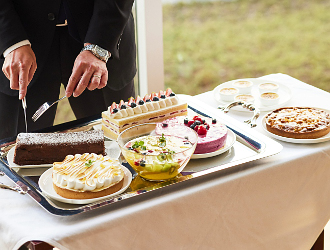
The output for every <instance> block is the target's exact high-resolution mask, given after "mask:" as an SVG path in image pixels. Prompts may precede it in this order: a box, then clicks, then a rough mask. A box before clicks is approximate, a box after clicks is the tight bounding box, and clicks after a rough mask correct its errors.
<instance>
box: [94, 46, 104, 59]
mask: <svg viewBox="0 0 330 250" xmlns="http://www.w3.org/2000/svg"><path fill="white" fill-rule="evenodd" d="M95 50H96V52H97V54H99V55H100V56H101V57H106V56H107V51H105V50H104V49H102V48H100V47H98V46H97V47H96V48H95Z"/></svg>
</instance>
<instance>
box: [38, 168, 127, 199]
mask: <svg viewBox="0 0 330 250" xmlns="http://www.w3.org/2000/svg"><path fill="white" fill-rule="evenodd" d="M122 168H123V170H124V172H125V176H124V183H123V187H122V188H121V189H120V190H119V191H117V192H115V193H113V194H109V195H106V196H103V197H99V198H94V199H67V198H64V197H62V196H60V195H58V194H57V193H56V192H55V190H54V188H53V181H52V171H53V168H50V169H48V170H47V171H45V172H44V173H43V174H42V175H41V176H40V179H39V183H38V184H39V187H40V189H41V191H42V193H43V194H45V195H46V196H47V197H48V198H50V199H53V200H57V201H60V202H64V203H69V204H88V203H92V202H95V201H99V200H104V199H107V198H110V197H112V196H115V195H118V194H121V193H123V192H124V191H125V190H126V189H127V188H128V187H129V185H130V184H131V181H132V174H131V172H130V171H129V170H128V169H127V168H125V167H124V166H122Z"/></svg>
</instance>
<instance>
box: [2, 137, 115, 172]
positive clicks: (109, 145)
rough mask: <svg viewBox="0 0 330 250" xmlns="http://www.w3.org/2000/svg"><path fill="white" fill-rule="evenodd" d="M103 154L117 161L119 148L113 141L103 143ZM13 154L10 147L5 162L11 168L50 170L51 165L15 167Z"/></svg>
mask: <svg viewBox="0 0 330 250" xmlns="http://www.w3.org/2000/svg"><path fill="white" fill-rule="evenodd" d="M104 147H105V153H106V154H107V155H108V156H109V157H111V158H115V159H118V158H119V156H120V148H119V146H118V144H117V142H115V141H105V142H104ZM14 154H15V147H12V148H11V149H10V150H9V151H8V154H7V161H8V163H9V166H10V167H11V168H46V167H47V168H50V167H52V166H53V164H39V165H17V164H16V163H14Z"/></svg>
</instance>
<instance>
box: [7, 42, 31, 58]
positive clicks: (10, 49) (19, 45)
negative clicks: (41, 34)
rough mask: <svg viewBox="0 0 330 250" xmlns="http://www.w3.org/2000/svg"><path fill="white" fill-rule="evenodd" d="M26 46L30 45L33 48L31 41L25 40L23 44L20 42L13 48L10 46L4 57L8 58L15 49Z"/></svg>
mask: <svg viewBox="0 0 330 250" xmlns="http://www.w3.org/2000/svg"><path fill="white" fill-rule="evenodd" d="M24 45H30V46H31V43H30V41H29V40H23V41H21V42H18V43H16V44H14V45H12V46H10V47H9V48H8V49H6V50H5V51H4V52H3V56H4V57H6V56H7V55H8V54H9V53H10V52H12V51H13V50H15V49H18V48H19V47H22V46H24Z"/></svg>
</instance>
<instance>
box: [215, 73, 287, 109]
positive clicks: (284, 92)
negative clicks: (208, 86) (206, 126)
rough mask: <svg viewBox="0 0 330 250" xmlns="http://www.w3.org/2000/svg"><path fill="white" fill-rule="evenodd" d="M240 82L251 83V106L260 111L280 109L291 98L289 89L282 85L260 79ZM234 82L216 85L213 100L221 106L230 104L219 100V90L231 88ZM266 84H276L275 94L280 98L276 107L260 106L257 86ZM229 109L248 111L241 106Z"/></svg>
mask: <svg viewBox="0 0 330 250" xmlns="http://www.w3.org/2000/svg"><path fill="white" fill-rule="evenodd" d="M240 80H249V81H252V82H253V85H252V90H251V95H252V96H253V97H254V99H255V100H254V103H253V104H254V106H255V107H256V108H258V109H259V110H260V111H270V110H274V109H277V108H280V107H282V106H284V105H285V104H286V103H287V102H288V101H289V100H290V99H291V97H292V93H291V89H290V88H289V87H287V86H285V85H284V84H281V83H280V82H276V81H271V80H266V79H262V78H261V79H260V78H246V79H240ZM236 81H237V80H232V81H229V82H224V83H222V84H220V85H218V86H217V87H215V89H214V90H213V96H214V98H215V100H216V101H217V102H219V103H220V104H221V105H223V106H226V105H228V104H229V103H231V102H225V101H223V100H221V98H220V89H222V88H225V87H233V85H232V83H233V82H236ZM267 82H269V83H276V84H278V85H279V89H278V92H277V93H278V94H279V96H280V100H279V103H278V104H276V105H272V106H265V105H262V104H261V103H260V100H259V96H260V93H259V89H258V85H259V84H260V83H267ZM231 109H233V110H239V111H249V110H248V109H244V108H243V107H241V106H236V107H233V108H231Z"/></svg>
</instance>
